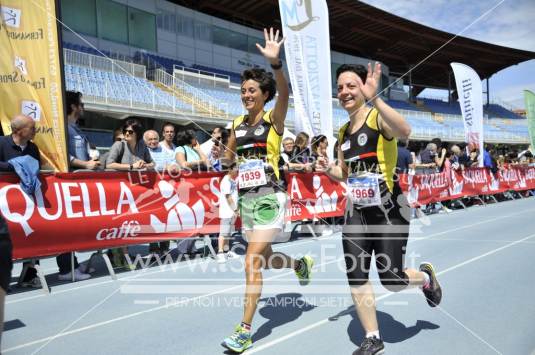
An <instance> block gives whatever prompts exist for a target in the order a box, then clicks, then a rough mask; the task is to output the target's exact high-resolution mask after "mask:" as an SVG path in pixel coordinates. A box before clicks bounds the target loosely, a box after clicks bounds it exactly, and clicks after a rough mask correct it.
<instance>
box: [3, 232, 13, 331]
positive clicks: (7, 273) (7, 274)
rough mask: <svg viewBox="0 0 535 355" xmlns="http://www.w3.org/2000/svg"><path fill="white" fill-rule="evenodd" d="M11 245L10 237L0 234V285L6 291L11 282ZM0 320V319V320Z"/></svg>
mask: <svg viewBox="0 0 535 355" xmlns="http://www.w3.org/2000/svg"><path fill="white" fill-rule="evenodd" d="M12 251H13V246H12V245H11V239H9V235H7V234H0V287H1V288H2V289H4V291H5V292H6V293H7V289H8V288H9V283H10V282H11V269H12V268H13V262H12V258H13V255H12ZM1 321H2V320H1V319H0V322H1Z"/></svg>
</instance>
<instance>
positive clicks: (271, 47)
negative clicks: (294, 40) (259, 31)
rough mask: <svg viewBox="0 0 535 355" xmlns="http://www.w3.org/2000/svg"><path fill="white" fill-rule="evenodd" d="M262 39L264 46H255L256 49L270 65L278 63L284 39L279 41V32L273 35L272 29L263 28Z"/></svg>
mask: <svg viewBox="0 0 535 355" xmlns="http://www.w3.org/2000/svg"><path fill="white" fill-rule="evenodd" d="M264 38H265V40H266V45H265V46H264V47H262V46H261V45H260V44H258V43H257V44H256V48H258V50H259V51H260V53H262V55H263V56H264V57H265V58H266V59H267V60H268V61H269V62H270V63H271V64H278V63H279V53H280V49H281V46H282V44H283V43H284V38H281V40H280V41H279V30H277V32H275V34H273V27H271V28H270V29H269V33H268V30H267V28H264Z"/></svg>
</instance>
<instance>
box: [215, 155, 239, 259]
mask: <svg viewBox="0 0 535 355" xmlns="http://www.w3.org/2000/svg"><path fill="white" fill-rule="evenodd" d="M237 177H238V165H236V163H232V164H231V165H230V167H229V171H228V173H227V175H225V176H224V177H223V179H221V185H220V194H219V219H220V225H219V239H218V251H217V256H216V260H217V262H219V263H224V262H225V260H226V259H227V258H234V257H237V255H236V254H235V253H234V252H233V251H228V252H227V255H226V256H225V249H227V250H228V240H229V238H230V236H231V235H232V231H233V229H234V223H235V222H236V218H237V216H238V182H237Z"/></svg>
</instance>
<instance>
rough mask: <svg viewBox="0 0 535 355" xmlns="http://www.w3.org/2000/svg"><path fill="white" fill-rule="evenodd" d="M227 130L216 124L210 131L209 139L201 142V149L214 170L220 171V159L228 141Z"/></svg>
mask: <svg viewBox="0 0 535 355" xmlns="http://www.w3.org/2000/svg"><path fill="white" fill-rule="evenodd" d="M228 137H229V132H228V130H227V129H225V128H224V127H221V126H218V127H216V128H214V130H213V131H212V136H211V138H210V139H209V140H207V141H206V142H204V143H203V144H201V150H202V152H203V153H204V155H206V157H207V158H208V161H209V162H210V166H211V167H213V168H214V170H216V171H221V164H220V159H221V158H222V157H223V156H224V152H225V147H226V145H227V143H228Z"/></svg>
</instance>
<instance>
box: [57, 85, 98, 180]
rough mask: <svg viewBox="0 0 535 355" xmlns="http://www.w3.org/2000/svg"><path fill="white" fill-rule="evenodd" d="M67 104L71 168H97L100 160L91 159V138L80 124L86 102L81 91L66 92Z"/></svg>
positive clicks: (68, 148) (68, 147) (68, 146)
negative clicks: (83, 100)
mask: <svg viewBox="0 0 535 355" xmlns="http://www.w3.org/2000/svg"><path fill="white" fill-rule="evenodd" d="M65 98H66V105H67V121H68V125H67V137H68V142H67V151H68V153H69V166H70V168H71V169H88V170H97V169H99V168H100V161H98V159H97V160H94V159H91V156H90V150H91V147H90V145H89V140H88V139H87V136H86V135H85V134H84V133H83V132H82V130H81V129H80V127H79V126H78V120H79V119H80V117H82V116H83V114H84V103H83V102H82V94H81V93H80V92H73V91H66V92H65Z"/></svg>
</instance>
